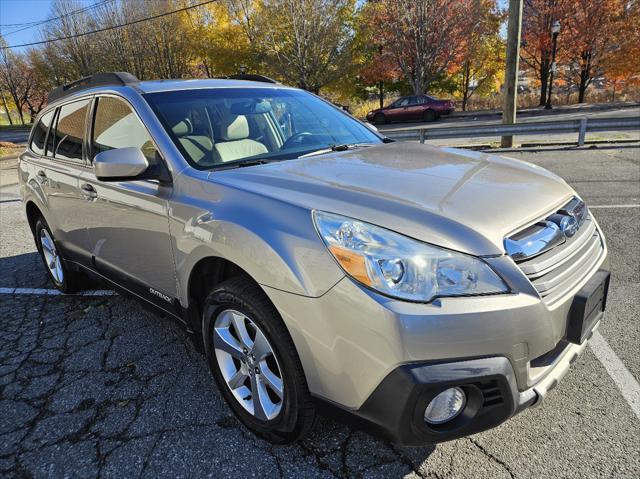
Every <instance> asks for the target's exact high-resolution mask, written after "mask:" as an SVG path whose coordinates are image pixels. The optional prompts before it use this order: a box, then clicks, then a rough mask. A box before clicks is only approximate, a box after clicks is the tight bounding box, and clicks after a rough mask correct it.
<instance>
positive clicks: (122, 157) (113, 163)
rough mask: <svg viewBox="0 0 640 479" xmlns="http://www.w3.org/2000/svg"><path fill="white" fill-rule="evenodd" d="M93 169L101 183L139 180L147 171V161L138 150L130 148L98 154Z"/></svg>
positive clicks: (133, 147)
mask: <svg viewBox="0 0 640 479" xmlns="http://www.w3.org/2000/svg"><path fill="white" fill-rule="evenodd" d="M93 167H94V170H95V173H96V178H98V179H99V180H101V181H126V180H139V179H143V178H142V176H143V174H144V173H145V172H146V171H147V170H148V169H149V161H148V160H147V158H146V157H145V156H144V154H143V153H142V150H140V148H136V147H135V146H131V147H127V148H115V149H113V150H107V151H102V152H100V153H98V154H97V155H96V156H95V158H94V159H93Z"/></svg>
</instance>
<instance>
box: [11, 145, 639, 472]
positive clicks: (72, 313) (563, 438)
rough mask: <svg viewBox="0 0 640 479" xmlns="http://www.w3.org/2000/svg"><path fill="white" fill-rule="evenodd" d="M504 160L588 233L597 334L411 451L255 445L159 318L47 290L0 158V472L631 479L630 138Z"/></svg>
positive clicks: (635, 270) (338, 434) (633, 206)
mask: <svg viewBox="0 0 640 479" xmlns="http://www.w3.org/2000/svg"><path fill="white" fill-rule="evenodd" d="M505 154H506V153H505ZM508 155H509V156H512V157H515V158H518V159H521V160H526V161H530V162H533V163H535V164H537V165H540V166H543V167H546V168H549V169H551V170H553V171H555V172H556V173H558V174H560V175H562V176H563V177H564V178H566V180H567V181H568V182H569V183H570V184H571V185H572V186H574V187H575V188H576V189H577V191H578V192H579V193H580V194H581V195H582V196H583V198H584V199H585V200H586V201H587V203H588V204H589V205H591V206H592V211H593V214H594V215H595V216H596V218H597V219H598V221H599V222H600V224H601V226H602V228H603V229H604V232H605V235H606V237H607V239H608V245H609V248H610V254H611V261H612V274H613V280H612V286H611V293H610V298H609V302H608V312H607V315H606V318H605V321H604V322H603V324H602V327H601V328H600V330H599V333H600V335H601V336H599V337H598V338H599V339H598V341H597V343H594V344H593V345H592V346H590V347H589V348H587V350H586V351H585V353H584V355H583V356H582V357H581V358H580V359H579V360H578V361H576V363H574V364H573V366H572V368H571V370H570V371H569V373H568V375H567V376H566V377H565V379H564V380H563V381H562V382H561V383H560V385H559V386H558V387H557V388H555V389H554V390H553V391H552V392H551V393H550V394H549V396H548V397H547V400H546V401H545V403H544V404H543V406H542V407H539V408H535V409H530V410H527V411H525V412H523V413H522V414H520V415H519V416H517V417H515V418H513V419H512V420H510V421H508V422H506V423H505V424H503V425H501V426H499V427H498V428H496V429H494V430H491V431H488V432H484V433H481V434H476V435H474V436H471V437H468V438H464V439H460V440H456V441H452V442H448V443H444V444H440V445H437V446H426V447H418V448H404V447H398V446H395V445H392V444H389V443H386V442H384V441H380V440H378V439H374V438H372V437H371V436H368V435H367V434H364V433H362V432H358V431H355V430H352V429H350V428H348V427H346V426H343V425H341V424H337V423H335V422H333V421H332V420H330V419H326V418H323V419H321V420H320V422H319V424H318V426H317V427H316V429H315V430H314V432H313V433H312V434H311V436H310V437H309V438H308V439H305V440H304V441H301V442H298V443H295V444H292V445H288V446H272V445H270V444H268V443H265V442H263V441H261V440H259V439H256V438H255V437H254V436H252V435H251V434H250V433H248V432H247V431H246V430H245V429H244V428H243V427H242V426H241V425H240V424H239V423H238V421H236V420H235V419H234V417H233V415H232V413H231V411H230V410H229V409H228V408H227V406H226V405H225V404H224V402H223V400H222V398H221V396H220V394H219V393H218V391H217V390H216V387H215V385H214V383H213V380H212V378H211V376H210V374H209V372H208V369H207V365H206V364H205V361H204V360H203V358H202V356H201V355H200V354H199V353H198V352H197V351H196V350H195V349H194V348H193V347H192V345H191V343H190V342H189V341H188V340H187V337H186V336H185V334H184V333H183V332H182V331H181V329H180V328H179V327H178V326H176V325H175V324H174V323H173V322H171V321H170V320H168V319H165V318H161V317H158V316H155V315H153V314H152V313H149V312H147V311H146V310H144V309H143V308H141V307H140V306H139V305H138V304H137V303H136V302H134V301H133V300H130V299H127V298H125V297H123V296H119V295H111V293H106V294H108V295H104V296H61V295H53V294H48V293H49V292H50V291H51V288H52V285H51V284H49V283H48V281H47V279H46V276H45V272H44V269H43V266H42V265H41V263H40V260H39V258H38V257H37V256H36V253H35V247H34V244H33V241H32V239H31V237H30V232H29V229H28V226H27V224H26V222H25V219H24V215H23V211H22V205H21V203H20V202H19V201H17V190H16V186H15V169H14V165H15V164H14V163H11V162H1V163H0V167H2V168H4V169H3V170H0V174H1V175H2V176H3V183H2V185H4V186H2V187H0V235H1V238H0V270H1V274H0V476H1V477H32V476H33V477H83V478H84V477H95V476H102V477H187V476H194V477H210V476H213V477H226V476H233V477H292V478H293V477H295V478H300V477H304V478H315V477H327V478H329V477H366V478H369V477H370V478H375V477H380V478H389V477H403V476H407V477H411V478H443V479H444V478H447V479H448V478H456V479H457V478H484V477H486V478H518V479H519V478H552V477H564V478H585V477H615V478H631V477H638V476H639V475H640V474H639V473H640V451H639V446H638V437H640V418H639V417H638V414H639V413H638V408H639V404H640V403H634V402H633V401H634V398H639V397H640V396H638V394H640V392H638V389H637V387H638V386H637V381H638V379H640V352H639V351H638V344H640V323H639V321H638V319H639V318H640V242H638V241H637V240H638V238H639V237H640V207H638V206H639V205H640V145H638V144H636V145H625V146H624V147H617V146H613V147H598V148H593V149H567V150H559V149H555V150H537V151H517V152H509V153H508ZM2 288H6V289H2ZM14 288H19V289H18V290H15V289H14ZM27 288H40V289H38V290H33V289H27ZM634 381H635V386H634ZM634 388H635V389H634ZM634 404H635V406H634ZM634 407H635V412H634Z"/></svg>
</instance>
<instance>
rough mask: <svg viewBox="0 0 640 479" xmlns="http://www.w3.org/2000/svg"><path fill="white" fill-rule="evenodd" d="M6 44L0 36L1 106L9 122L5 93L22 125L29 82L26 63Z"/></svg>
mask: <svg viewBox="0 0 640 479" xmlns="http://www.w3.org/2000/svg"><path fill="white" fill-rule="evenodd" d="M6 46H7V44H6V42H5V40H4V38H3V37H1V36H0V92H1V94H2V102H3V106H4V108H5V110H6V112H7V116H8V117H9V123H12V122H11V115H10V112H9V105H8V102H7V98H6V97H5V93H6V94H8V96H9V97H10V99H11V101H12V102H13V105H15V109H16V111H17V113H18V117H19V118H20V123H22V124H23V125H24V123H25V122H24V110H25V108H26V104H27V97H28V95H29V90H30V88H31V87H30V83H29V81H28V80H29V79H28V77H27V76H26V72H25V70H26V65H25V63H24V60H23V59H22V57H21V56H19V55H16V54H15V53H14V52H13V51H11V49H9V48H5V47H6Z"/></svg>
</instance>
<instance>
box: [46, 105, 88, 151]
mask: <svg viewBox="0 0 640 479" xmlns="http://www.w3.org/2000/svg"><path fill="white" fill-rule="evenodd" d="M89 103H90V100H79V101H74V102H72V103H67V104H66V105H62V106H61V107H60V113H59V114H58V121H57V122H56V128H55V138H54V145H53V151H54V154H53V156H54V158H57V159H61V160H78V161H81V160H82V144H83V139H84V131H85V124H86V119H87V111H88V109H89Z"/></svg>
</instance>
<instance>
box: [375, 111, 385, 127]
mask: <svg viewBox="0 0 640 479" xmlns="http://www.w3.org/2000/svg"><path fill="white" fill-rule="evenodd" d="M373 122H374V123H375V124H376V125H384V124H385V123H386V122H387V117H386V116H384V113H376V114H375V116H374V117H373Z"/></svg>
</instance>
